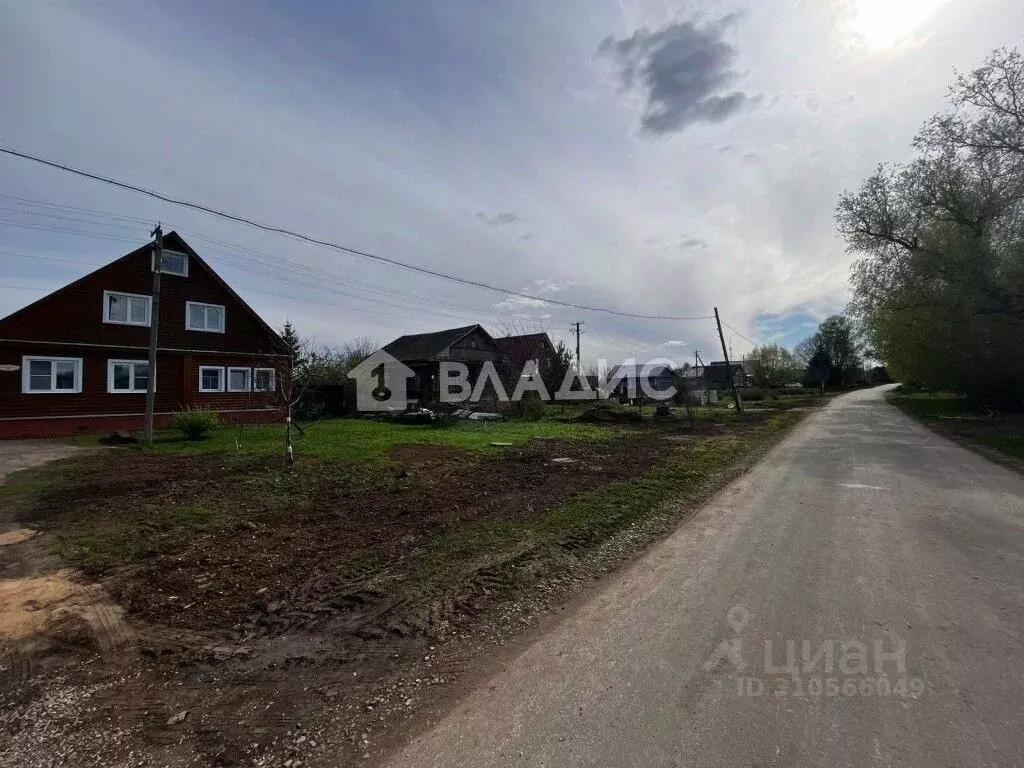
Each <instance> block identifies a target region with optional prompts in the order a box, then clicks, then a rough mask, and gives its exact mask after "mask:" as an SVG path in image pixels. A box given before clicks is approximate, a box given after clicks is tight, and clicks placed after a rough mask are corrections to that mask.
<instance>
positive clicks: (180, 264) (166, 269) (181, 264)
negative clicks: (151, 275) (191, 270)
mask: <svg viewBox="0 0 1024 768" xmlns="http://www.w3.org/2000/svg"><path fill="white" fill-rule="evenodd" d="M152 269H153V271H156V251H153V267H152ZM160 274H161V275H177V276H178V277H188V254H187V253H182V252H181V251H168V250H166V249H165V250H164V251H163V253H161V254H160Z"/></svg>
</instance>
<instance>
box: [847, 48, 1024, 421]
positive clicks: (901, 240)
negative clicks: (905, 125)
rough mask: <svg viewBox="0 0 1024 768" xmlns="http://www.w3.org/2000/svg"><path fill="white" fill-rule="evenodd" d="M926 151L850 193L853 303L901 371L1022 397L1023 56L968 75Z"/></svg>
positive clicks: (1005, 399) (877, 346)
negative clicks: (856, 255)
mask: <svg viewBox="0 0 1024 768" xmlns="http://www.w3.org/2000/svg"><path fill="white" fill-rule="evenodd" d="M950 99H951V102H952V107H953V108H952V111H951V112H949V113H947V114H943V115H938V116H936V117H934V118H932V119H931V120H929V121H928V122H927V123H926V124H925V126H924V128H923V129H922V130H921V132H920V133H919V134H918V136H917V137H916V139H915V141H914V146H915V147H916V148H917V150H918V152H919V156H918V157H917V159H916V160H914V161H913V162H912V163H910V164H907V165H902V166H899V165H897V166H882V167H880V168H879V169H878V171H877V172H876V173H875V174H874V175H873V176H872V177H871V178H869V179H868V180H867V181H866V182H865V183H864V185H863V186H862V187H861V189H860V190H859V191H858V192H856V193H848V194H846V195H844V196H843V197H842V198H841V200H840V202H839V206H838V209H837V223H838V226H839V229H840V231H841V232H842V233H843V234H844V235H845V237H846V240H847V243H848V245H849V247H850V250H851V251H854V252H856V253H859V254H860V255H861V257H862V258H861V259H860V260H859V261H857V262H856V263H855V265H854V268H853V272H852V284H853V302H852V304H851V308H852V310H853V311H854V312H855V313H856V315H857V317H858V319H859V320H860V322H861V323H862V325H863V327H864V329H865V332H866V336H867V341H868V342H869V344H870V345H871V347H872V349H873V352H874V355H875V356H877V358H878V359H881V360H884V361H885V363H886V364H887V366H888V368H889V369H890V370H891V371H892V372H893V373H894V374H895V375H896V376H897V377H898V378H903V379H906V380H915V381H918V382H920V383H922V384H925V385H927V386H931V387H936V388H950V389H955V390H959V391H963V392H966V393H967V394H968V395H969V396H971V397H972V398H973V399H975V400H976V401H978V402H981V403H983V404H987V405H991V406H994V407H1002V408H1020V407H1021V406H1022V405H1024V344H1022V339H1024V58H1022V57H1021V55H1020V53H1019V52H1017V51H1015V50H1014V51H1009V50H1006V49H1000V50H997V51H995V52H993V53H992V54H991V55H990V56H989V58H988V59H987V60H986V61H985V63H984V64H983V66H982V67H980V68H979V69H977V70H975V71H974V72H972V73H970V74H967V75H959V76H958V77H957V80H956V82H955V84H954V85H953V87H952V88H951V90H950Z"/></svg>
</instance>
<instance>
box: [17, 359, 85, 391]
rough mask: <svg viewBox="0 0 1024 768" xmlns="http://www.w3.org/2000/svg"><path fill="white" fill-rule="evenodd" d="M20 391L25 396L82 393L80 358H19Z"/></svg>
mask: <svg viewBox="0 0 1024 768" xmlns="http://www.w3.org/2000/svg"><path fill="white" fill-rule="evenodd" d="M21 391H22V392H23V393H25V394H41V393H45V392H51V393H59V394H68V395H71V394H76V393H78V392H81V391H82V358H80V357H34V356H25V357H22V358H21Z"/></svg>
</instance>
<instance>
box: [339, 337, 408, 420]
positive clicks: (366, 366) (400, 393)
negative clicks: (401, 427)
mask: <svg viewBox="0 0 1024 768" xmlns="http://www.w3.org/2000/svg"><path fill="white" fill-rule="evenodd" d="M415 375H416V373H415V371H413V370H412V368H410V367H409V366H407V365H405V364H404V363H402V362H400V361H399V360H397V359H395V358H394V357H392V356H391V355H389V354H388V353H387V352H385V351H384V350H383V349H378V350H377V351H376V352H374V353H373V354H372V355H370V356H369V357H368V358H366V359H365V360H363V362H361V363H360V364H359V365H357V366H356V367H355V368H353V369H352V370H351V371H349V373H348V377H349V378H350V379H354V380H355V383H356V407H357V408H358V409H359V410H360V411H404V410H405V408H406V405H407V403H408V401H409V398H408V380H409V379H410V378H412V377H413V376H415Z"/></svg>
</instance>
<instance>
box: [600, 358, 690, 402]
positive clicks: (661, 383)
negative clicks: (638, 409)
mask: <svg viewBox="0 0 1024 768" xmlns="http://www.w3.org/2000/svg"><path fill="white" fill-rule="evenodd" d="M608 383H609V384H610V385H611V386H612V390H611V394H612V396H614V397H617V398H619V399H620V400H623V399H627V398H629V399H633V397H634V396H635V397H637V398H640V399H649V396H648V395H647V394H646V392H645V391H644V387H645V385H646V388H647V389H648V390H650V391H652V392H665V391H668V390H669V389H672V388H674V387H677V385H678V383H679V382H678V379H677V377H676V374H675V372H674V371H673V370H672V368H670V367H669V366H667V365H652V366H650V367H648V366H644V365H616V366H615V367H613V368H612V369H611V370H609V371H608ZM655 399H657V398H655Z"/></svg>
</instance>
